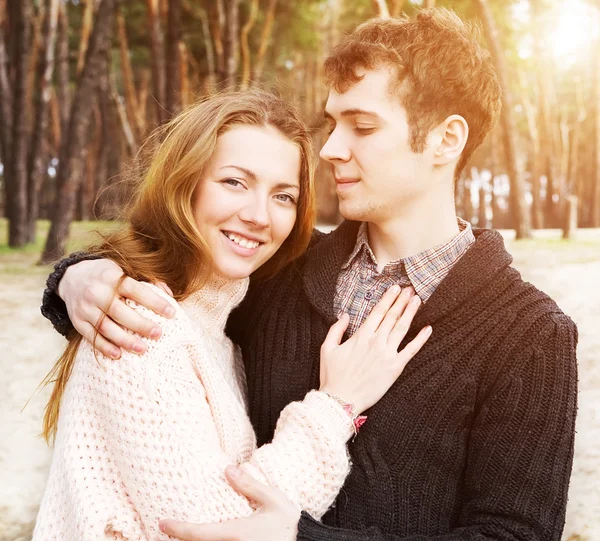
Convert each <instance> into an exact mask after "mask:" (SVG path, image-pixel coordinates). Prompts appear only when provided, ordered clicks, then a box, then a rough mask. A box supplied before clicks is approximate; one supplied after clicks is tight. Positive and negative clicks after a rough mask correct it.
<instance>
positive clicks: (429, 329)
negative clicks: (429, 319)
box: [425, 325, 433, 336]
mask: <svg viewBox="0 0 600 541" xmlns="http://www.w3.org/2000/svg"><path fill="white" fill-rule="evenodd" d="M426 329H427V330H426V331H425V333H426V334H427V336H430V335H431V333H432V332H433V327H432V326H431V325H427V328H426Z"/></svg>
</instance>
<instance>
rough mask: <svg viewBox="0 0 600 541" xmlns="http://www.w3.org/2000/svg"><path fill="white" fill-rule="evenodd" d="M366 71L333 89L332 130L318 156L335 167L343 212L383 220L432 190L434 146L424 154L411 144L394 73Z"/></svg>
mask: <svg viewBox="0 0 600 541" xmlns="http://www.w3.org/2000/svg"><path fill="white" fill-rule="evenodd" d="M363 73H364V77H363V78H362V80H360V81H359V82H358V83H356V84H355V85H354V86H352V87H350V88H349V89H348V90H346V92H343V93H341V94H339V93H337V92H335V90H333V89H332V90H331V91H330V93H329V98H328V100H327V104H326V106H325V117H326V119H327V121H328V123H329V128H330V131H331V133H330V136H329V139H328V140H327V142H326V143H325V145H324V146H323V149H322V150H321V153H320V155H321V158H323V159H324V160H327V161H328V162H330V163H331V164H332V166H333V173H334V177H335V181H336V189H337V194H338V197H339V204H340V213H341V214H342V216H343V217H344V218H346V219H349V220H358V221H368V222H374V223H384V222H386V221H388V220H390V219H393V218H394V217H395V216H398V214H399V213H401V212H402V211H403V209H407V208H408V207H407V205H411V203H414V202H415V201H418V200H419V199H421V198H422V197H423V196H425V195H426V194H427V190H428V189H431V184H432V171H433V165H432V160H433V157H432V152H431V150H430V146H431V145H427V147H426V149H425V151H424V152H423V153H421V154H415V153H414V152H413V151H412V150H411V148H410V131H409V126H408V122H407V119H406V111H405V110H404V108H403V107H402V105H401V104H400V98H399V97H398V96H397V95H395V94H394V93H392V92H391V91H390V80H391V77H392V71H391V70H389V69H387V68H385V69H380V70H375V71H366V72H363Z"/></svg>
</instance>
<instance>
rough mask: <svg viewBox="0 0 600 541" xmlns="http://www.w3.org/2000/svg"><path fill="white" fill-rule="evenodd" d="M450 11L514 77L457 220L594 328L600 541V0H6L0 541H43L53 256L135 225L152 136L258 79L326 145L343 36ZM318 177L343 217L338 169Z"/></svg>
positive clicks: (584, 392)
mask: <svg viewBox="0 0 600 541" xmlns="http://www.w3.org/2000/svg"><path fill="white" fill-rule="evenodd" d="M434 5H437V6H443V7H448V8H451V9H453V10H455V11H456V12H457V13H459V15H461V16H462V17H464V18H467V19H472V18H474V19H478V20H479V21H480V23H481V25H482V36H481V39H482V42H483V43H484V45H485V46H487V47H489V49H490V51H491V52H492V54H493V57H494V61H495V62H496V67H497V71H498V74H499V77H500V81H501V84H502V87H503V101H504V103H503V113H502V117H501V120H500V122H499V124H498V126H497V127H496V129H495V130H494V132H493V133H491V134H490V136H489V137H488V138H487V140H486V141H485V142H484V144H483V145H482V146H481V147H480V149H479V150H478V151H477V152H476V154H475V155H474V156H473V158H472V159H471V162H470V164H468V166H467V168H466V169H465V172H464V174H463V175H462V177H461V178H460V179H459V180H458V182H457V186H456V204H457V211H458V214H459V215H461V216H462V217H464V218H466V219H467V220H469V221H470V222H471V223H473V224H474V225H475V226H479V227H494V228H496V229H499V230H500V231H501V233H502V234H503V235H504V237H505V240H506V244H507V248H508V249H509V251H510V252H511V254H512V255H513V256H514V265H515V267H516V268H517V269H518V270H519V271H520V272H521V273H522V274H523V277H524V278H525V279H526V280H529V281H532V282H533V283H534V284H535V285H536V286H538V287H539V288H541V289H542V290H544V291H546V292H547V293H548V294H550V295H551V296H552V298H554V299H555V300H556V301H557V302H558V304H559V306H560V307H561V308H562V309H563V310H565V312H566V313H568V314H569V315H570V316H571V317H572V318H573V319H574V320H575V322H576V323H577V325H578V328H579V346H578V360H579V388H580V392H579V414H578V426H577V438H576V447H575V460H574V467H573V475H572V478H571V487H570V497H569V504H568V507H567V521H566V527H565V532H564V536H563V539H564V540H565V541H598V540H599V539H600V514H599V513H598V509H600V446H599V445H598V441H600V358H599V355H598V352H599V351H600V333H598V324H599V323H600V289H599V288H598V279H599V278H600V55H599V54H598V51H600V0H472V1H470V0H438V1H437V2H435V1H433V0H421V1H419V0H120V1H119V0H0V192H1V196H0V378H1V381H2V389H3V392H2V393H0V434H2V435H3V437H2V438H0V479H1V481H2V482H1V483H0V541H16V540H18V541H28V540H29V539H31V531H32V529H33V524H34V521H35V516H36V512H37V509H38V506H39V501H40V498H41V495H42V492H43V490H44V485H45V481H46V477H47V473H48V468H49V464H50V460H51V456H52V449H50V448H48V447H47V446H46V445H45V443H44V442H43V441H42V440H41V439H40V438H39V437H38V435H39V432H40V428H41V416H42V411H43V408H44V405H45V402H46V401H47V399H48V396H49V388H45V389H42V390H41V391H40V392H39V393H36V388H37V386H38V384H39V383H40V381H41V380H42V379H43V378H44V376H45V375H46V373H47V372H48V371H49V369H50V368H51V366H52V364H53V362H54V360H55V359H56V358H57V356H58V355H59V353H60V352H61V350H62V349H63V348H64V345H65V343H64V340H63V338H62V337H61V336H59V335H58V334H57V333H55V332H54V331H53V330H52V327H51V325H50V324H49V322H48V321H47V320H45V319H44V318H43V317H42V316H41V315H40V312H39V305H40V300H41V292H42V289H43V284H44V280H45V277H46V276H47V274H48V272H49V270H50V267H49V266H48V264H50V263H52V262H54V261H56V260H57V259H59V258H60V257H61V256H62V255H63V254H65V253H66V252H70V251H72V250H75V249H79V248H83V247H85V246H86V245H87V244H89V243H90V242H93V241H95V240H97V237H94V236H93V235H92V234H91V230H93V229H99V230H101V231H107V230H110V229H112V228H115V227H120V223H121V222H119V218H120V217H121V213H122V209H123V208H124V205H125V203H126V202H127V201H128V200H129V198H130V196H131V194H132V190H133V188H134V186H133V185H132V184H131V182H130V181H129V180H128V178H129V177H128V176H127V175H125V174H124V173H126V172H127V171H128V169H129V166H130V165H131V164H132V161H133V159H134V157H135V156H136V155H137V153H138V151H139V149H140V145H141V144H142V142H143V141H144V138H145V136H146V135H147V134H148V133H149V132H150V131H152V129H154V128H155V127H156V126H158V125H159V124H161V123H164V122H166V121H168V119H169V118H171V117H172V116H173V115H174V114H176V113H177V112H178V111H180V110H181V109H182V108H184V107H186V106H187V105H188V104H190V103H192V102H193V101H195V100H197V99H200V98H202V97H206V96H209V95H211V94H212V93H214V92H216V91H218V90H219V89H221V88H249V87H252V86H255V85H256V86H258V85H260V86H261V87H265V88H270V89H276V90H277V92H279V93H281V94H282V95H283V96H284V97H285V98H286V99H288V100H290V101H293V102H295V103H296V104H297V105H298V107H299V108H300V110H301V111H302V114H303V116H304V118H305V120H306V122H307V123H308V124H309V125H310V126H311V128H312V131H313V134H314V142H315V146H317V147H320V146H321V144H322V143H323V142H324V140H325V137H326V132H325V126H324V122H323V114H322V111H323V105H324V102H325V100H326V96H327V89H326V88H325V86H324V84H323V80H322V65H323V60H324V58H325V57H326V55H327V53H328V51H329V50H330V49H331V47H332V46H333V45H334V44H335V43H336V42H337V41H338V39H339V38H340V36H341V35H343V33H345V32H347V31H350V30H352V29H353V28H354V27H355V26H356V25H357V24H359V23H360V22H362V21H364V20H366V19H368V18H370V17H373V16H375V15H379V16H382V17H388V16H392V17H393V16H399V15H401V14H406V15H407V16H413V15H414V14H415V12H416V11H417V10H418V9H420V8H422V7H430V6H434ZM316 186H317V202H318V212H319V222H320V224H321V227H333V226H334V225H335V224H337V223H339V221H340V219H341V218H340V216H339V213H338V210H337V200H336V194H335V186H334V182H333V179H332V178H331V173H330V171H329V170H328V168H326V167H320V169H319V170H318V176H317V185H316ZM38 263H42V265H38ZM26 403H27V404H28V405H27V407H26V408H24V409H23V406H24V405H25V404H26Z"/></svg>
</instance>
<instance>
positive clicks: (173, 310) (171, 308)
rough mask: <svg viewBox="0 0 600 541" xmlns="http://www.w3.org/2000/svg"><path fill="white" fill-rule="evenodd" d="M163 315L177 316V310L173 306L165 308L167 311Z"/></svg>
mask: <svg viewBox="0 0 600 541" xmlns="http://www.w3.org/2000/svg"><path fill="white" fill-rule="evenodd" d="M163 315H164V316H165V317H174V316H175V308H173V307H172V306H167V307H166V308H165V311H164V312H163Z"/></svg>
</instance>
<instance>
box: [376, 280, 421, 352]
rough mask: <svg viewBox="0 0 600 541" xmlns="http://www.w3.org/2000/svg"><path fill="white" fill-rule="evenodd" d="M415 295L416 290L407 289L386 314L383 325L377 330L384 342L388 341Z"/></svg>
mask: <svg viewBox="0 0 600 541" xmlns="http://www.w3.org/2000/svg"><path fill="white" fill-rule="evenodd" d="M413 294H414V289H413V288H412V287H405V288H404V289H403V290H402V293H400V295H399V296H398V297H397V298H396V300H395V301H394V304H392V306H391V307H390V309H389V310H388V311H387V313H386V314H385V316H384V318H383V321H382V322H381V325H379V328H378V329H377V334H378V335H380V336H381V338H382V339H383V340H384V342H387V341H388V337H389V334H390V333H391V332H392V329H393V328H394V326H395V325H396V323H397V321H398V319H399V318H400V317H401V316H402V314H403V313H404V310H405V309H406V306H407V305H408V303H409V301H410V299H411V297H412V295H413Z"/></svg>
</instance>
